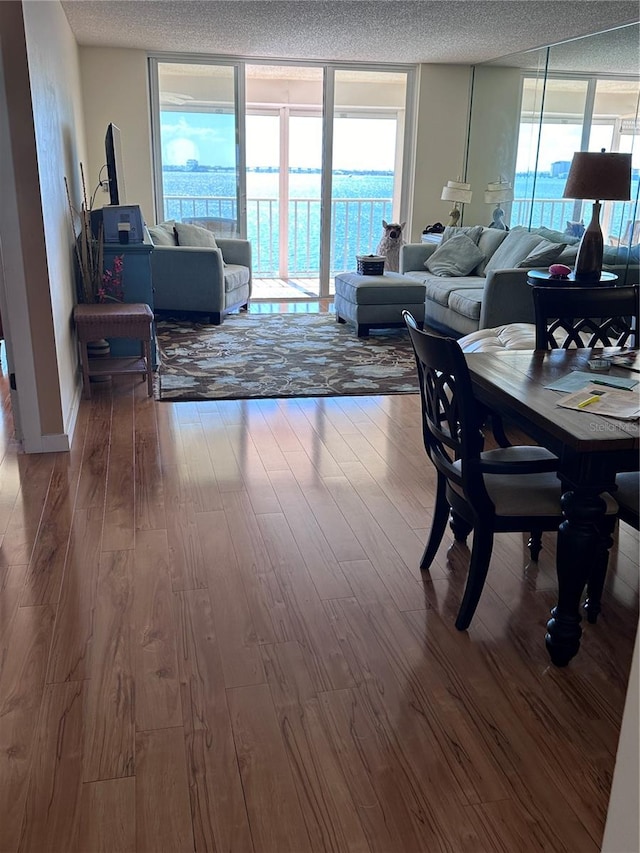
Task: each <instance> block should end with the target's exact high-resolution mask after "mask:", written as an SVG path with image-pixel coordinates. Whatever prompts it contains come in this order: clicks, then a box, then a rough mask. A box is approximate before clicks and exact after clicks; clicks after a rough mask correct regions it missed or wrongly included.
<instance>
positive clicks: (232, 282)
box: [224, 264, 249, 293]
mask: <svg viewBox="0 0 640 853" xmlns="http://www.w3.org/2000/svg"><path fill="white" fill-rule="evenodd" d="M247 284H249V268H248V267H243V266H240V265H239V264H226V265H225V268H224V289H225V293H231V292H232V291H234V290H238V288H240V287H244V286H245V285H247Z"/></svg>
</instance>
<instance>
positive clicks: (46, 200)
mask: <svg viewBox="0 0 640 853" xmlns="http://www.w3.org/2000/svg"><path fill="white" fill-rule="evenodd" d="M23 10H24V22H25V34H26V40H27V54H28V61H29V79H30V83H31V98H32V110H33V123H34V130H35V140H36V150H37V157H38V177H39V181H40V194H41V200H42V217H43V223H44V239H45V246H46V256H47V257H46V263H47V267H48V280H43V281H42V282H41V288H42V294H41V298H42V308H43V310H44V307H45V305H46V304H47V303H50V310H51V315H52V320H53V334H54V341H55V352H56V357H55V359H54V364H56V365H57V380H58V381H57V386H56V383H53V382H52V381H49V383H48V387H47V391H48V392H49V393H50V394H51V395H56V396H59V405H60V406H61V413H62V424H61V425H60V428H59V432H60V433H61V434H62V435H61V436H60V449H62V448H63V447H64V444H65V438H64V435H67V436H70V434H71V433H72V432H73V424H74V421H75V416H76V413H77V407H78V404H79V393H80V384H79V374H78V370H77V364H78V353H77V345H76V342H75V336H74V334H73V328H72V322H71V316H72V312H73V306H74V304H75V301H76V299H75V279H74V272H73V255H72V251H71V246H72V238H71V234H72V232H71V219H70V214H69V208H68V203H67V197H66V192H65V186H64V178H65V177H67V179H68V181H69V185H70V191H71V194H72V198H73V200H74V203H75V204H77V205H78V204H79V201H80V198H81V195H80V176H79V163H80V161H81V160H82V159H83V156H84V117H83V113H82V105H81V97H80V69H79V62H78V49H77V45H76V42H75V39H74V37H73V35H72V34H71V30H70V29H69V25H68V22H67V19H66V16H65V14H64V12H63V11H62V7H61V6H60V4H59V3H58V2H34V0H31V2H28V3H25V4H24V5H23ZM49 294H50V300H49V299H45V297H48V296H49ZM50 405H52V403H51V402H50V403H48V406H50ZM45 429H46V427H45ZM57 447H58V445H57V444H56V441H55V439H54V438H53V437H52V438H51V440H50V443H49V445H48V446H47V447H46V448H43V449H51V450H53V449H54V448H57Z"/></svg>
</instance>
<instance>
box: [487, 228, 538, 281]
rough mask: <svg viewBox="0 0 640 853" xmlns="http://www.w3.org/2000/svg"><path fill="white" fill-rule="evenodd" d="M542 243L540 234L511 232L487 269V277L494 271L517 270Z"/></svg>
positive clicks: (494, 254)
mask: <svg viewBox="0 0 640 853" xmlns="http://www.w3.org/2000/svg"><path fill="white" fill-rule="evenodd" d="M541 242H542V237H540V236H539V235H538V234H530V233H529V232H528V231H509V233H508V234H507V236H506V237H505V238H504V240H503V241H502V243H501V244H500V245H499V246H498V248H497V249H496V250H495V252H494V253H493V255H492V257H491V260H490V261H489V263H488V264H487V266H486V267H485V275H488V274H489V273H490V272H492V271H493V270H511V269H515V268H516V267H517V266H518V264H519V263H520V261H523V260H524V259H525V258H526V257H527V255H528V254H529V252H531V250H532V249H534V248H535V247H536V246H537V245H539V244H540V243H541Z"/></svg>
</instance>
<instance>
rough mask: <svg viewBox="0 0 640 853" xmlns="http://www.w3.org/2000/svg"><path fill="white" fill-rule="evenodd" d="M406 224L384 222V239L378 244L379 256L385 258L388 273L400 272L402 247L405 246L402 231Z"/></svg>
mask: <svg viewBox="0 0 640 853" xmlns="http://www.w3.org/2000/svg"><path fill="white" fill-rule="evenodd" d="M405 225H406V222H402V223H397V222H391V223H388V222H385V221H384V219H383V220H382V227H383V229H384V231H383V234H382V239H381V240H380V242H379V243H378V249H377V254H378V255H380V257H382V258H384V268H385V270H386V271H387V272H398V270H399V269H400V246H403V245H404V240H403V238H402V229H403V228H404V226H405Z"/></svg>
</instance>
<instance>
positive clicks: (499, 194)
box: [484, 178, 513, 231]
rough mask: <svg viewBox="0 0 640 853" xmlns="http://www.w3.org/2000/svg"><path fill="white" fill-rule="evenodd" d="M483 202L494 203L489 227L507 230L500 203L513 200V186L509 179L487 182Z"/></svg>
mask: <svg viewBox="0 0 640 853" xmlns="http://www.w3.org/2000/svg"><path fill="white" fill-rule="evenodd" d="M484 200H485V204H492V205H494V210H493V214H492V217H493V218H492V222H491V225H490V226H489V228H499V229H500V230H501V231H508V230H509V228H508V226H507V225H506V224H505V221H504V210H503V209H502V204H503V203H504V202H505V201H513V187H512V186H511V184H510V183H509V181H503V180H502V178H501V179H500V180H499V181H494V182H493V183H489V184H487V189H486V190H485V193H484Z"/></svg>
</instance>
